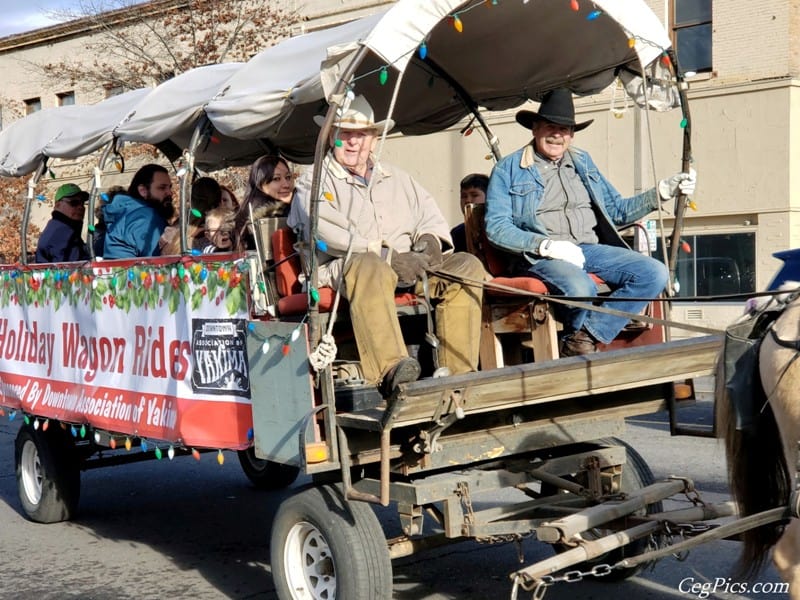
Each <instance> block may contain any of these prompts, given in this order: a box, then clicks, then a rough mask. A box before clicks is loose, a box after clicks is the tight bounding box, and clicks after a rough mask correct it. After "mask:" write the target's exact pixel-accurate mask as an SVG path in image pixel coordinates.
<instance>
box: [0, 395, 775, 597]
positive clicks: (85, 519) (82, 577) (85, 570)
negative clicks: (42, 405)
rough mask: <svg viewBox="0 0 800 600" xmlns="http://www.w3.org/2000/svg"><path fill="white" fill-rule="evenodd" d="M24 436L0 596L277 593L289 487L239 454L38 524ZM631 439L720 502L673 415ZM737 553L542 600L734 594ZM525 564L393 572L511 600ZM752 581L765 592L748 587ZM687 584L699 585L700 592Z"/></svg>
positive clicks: (703, 551) (144, 481)
mask: <svg viewBox="0 0 800 600" xmlns="http://www.w3.org/2000/svg"><path fill="white" fill-rule="evenodd" d="M683 418H684V419H685V420H688V421H691V422H709V418H710V403H709V402H701V403H699V404H698V406H696V407H695V408H692V409H689V410H687V411H686V412H685V414H684V415H683ZM18 427H19V423H18V422H17V421H15V422H9V421H8V419H7V417H4V418H1V419H0V599H2V600H6V599H15V600H16V599H31V600H33V599H37V600H50V599H52V600H61V599H65V598H75V599H78V598H80V599H95V600H112V599H114V600H118V599H127V598H131V599H136V600H147V599H151V598H152V599H162V598H171V599H172V598H176V599H182V598H187V599H192V600H212V599H222V598H232V599H240V600H243V599H264V600H268V599H275V598H277V596H276V594H275V592H274V587H273V584H272V579H271V575H270V564H269V549H268V545H269V531H270V524H271V519H272V515H273V514H274V511H275V510H276V507H277V505H278V504H279V503H280V501H281V500H282V499H283V498H285V497H286V494H287V493H289V492H288V491H287V492H283V493H265V492H258V491H256V490H254V489H253V488H251V487H250V485H249V482H248V480H247V479H246V478H245V476H244V474H243V473H242V472H241V470H240V468H239V464H238V461H237V459H236V456H235V454H233V453H226V454H225V463H224V465H222V466H220V465H219V464H218V463H217V460H216V457H215V455H213V454H206V455H203V456H202V459H201V460H200V461H199V462H197V461H195V460H193V459H192V458H191V457H181V458H176V459H175V460H173V461H168V460H166V459H164V460H162V461H148V462H143V463H136V464H131V465H125V466H120V467H114V468H105V469H96V470H92V471H88V472H85V473H83V475H82V487H81V502H80V508H79V511H80V512H79V515H78V517H77V518H76V519H75V520H74V521H72V522H68V523H59V524H52V525H41V524H36V523H32V522H30V521H27V520H26V519H25V518H24V517H23V515H22V512H21V508H20V505H19V501H18V499H17V491H16V480H15V476H14V451H13V442H14V437H15V435H16V432H17V429H18ZM624 438H625V440H626V441H628V442H629V443H630V444H632V445H633V446H634V447H635V448H636V449H637V450H638V451H639V452H640V453H641V454H642V455H643V456H644V457H645V458H646V460H647V461H648V463H649V464H650V466H651V468H652V469H653V471H654V473H655V475H656V478H661V477H665V476H669V475H672V474H682V475H688V476H690V477H692V478H693V479H694V480H695V481H696V483H697V485H698V487H699V488H700V489H702V490H707V493H705V494H704V497H705V498H706V499H707V500H713V501H719V500H722V499H724V498H725V497H726V489H727V486H726V482H725V469H724V459H723V455H722V454H723V453H722V448H721V446H720V445H719V443H718V442H717V441H716V440H710V439H698V438H685V437H681V438H671V437H670V436H669V433H668V431H667V427H666V415H665V414H657V415H652V416H650V417H646V418H640V419H637V420H636V421H633V422H631V423H629V426H628V430H627V432H626V434H625V436H624ZM302 483H303V482H302V481H299V482H298V484H302ZM298 484H295V485H298ZM379 516H380V517H381V520H382V521H383V522H384V524H385V526H386V527H387V529H391V528H392V527H396V525H394V524H393V519H392V516H393V513H392V512H391V511H382V512H381V513H379ZM521 549H522V554H523V556H524V560H525V561H526V563H530V562H533V561H534V560H537V559H541V558H545V557H547V556H549V555H550V554H551V550H550V549H549V547H547V546H546V545H544V544H542V543H538V542H536V541H534V540H526V541H525V542H524V543H523V544H522V547H521ZM737 552H738V544H737V543H735V542H715V543H710V544H706V545H704V546H701V547H700V548H698V549H696V550H693V551H692V552H691V554H690V555H689V557H688V559H687V560H685V561H683V562H680V561H678V560H676V559H674V558H671V557H670V558H667V559H664V560H662V561H660V562H659V563H657V564H656V565H655V567H654V568H652V569H651V570H647V571H645V572H643V573H642V574H641V575H639V576H636V577H634V578H631V579H629V580H627V581H625V582H622V583H613V584H607V583H600V582H591V581H583V582H579V583H572V584H567V583H560V584H557V585H555V586H553V587H551V588H549V590H548V593H547V598H548V599H554V600H559V599H563V600H566V599H578V600H581V599H597V600H605V599H608V600H610V599H618V598H628V599H636V600H638V599H652V600H671V599H676V598H686V599H692V598H703V597H704V594H703V592H702V586H703V585H704V584H706V585H709V586H710V585H713V583H714V582H715V580H716V581H717V582H718V583H719V582H720V581H721V582H723V586H724V584H725V582H726V583H727V589H728V592H730V591H731V590H735V589H736V588H735V587H734V585H735V584H738V583H741V582H737V581H735V580H731V579H729V578H730V566H731V564H732V563H733V561H734V560H735V558H736V555H737ZM519 566H520V563H519V554H518V548H517V546H516V545H515V544H506V545H500V546H487V545H481V544H476V543H465V544H460V545H455V546H449V547H447V548H440V549H438V550H436V551H432V552H428V553H424V554H419V555H416V556H413V557H409V558H405V559H400V560H398V561H396V562H395V563H394V565H393V568H394V598H395V599H396V600H434V599H436V600H444V599H453V600H455V599H459V600H462V599H470V600H477V599H481V600H484V599H486V600H494V599H500V598H509V597H510V592H511V585H510V583H509V579H508V573H510V572H512V571H514V570H516V569H517V568H519ZM778 581H779V580H778V578H777V575H776V574H775V572H774V570H773V569H771V568H770V569H768V570H766V571H765V572H764V573H762V574H760V575H759V576H757V578H756V579H755V580H753V581H751V582H750V583H749V584H748V585H749V586H750V587H749V588H748V589H749V590H750V592H748V593H745V594H732V593H724V592H720V593H716V594H709V595H708V596H706V597H710V598H726V599H731V598H759V599H761V598H783V597H786V596H785V594H778V593H766V592H767V591H768V590H769V588H771V587H772V589H773V591H774V585H775V584H776V583H777V582H778ZM707 582H708V583H707ZM756 583H759V584H761V588H762V590H761V592H762V593H754V592H753V589H754V586H755V584H756ZM691 584H696V586H698V587H695V592H692V591H691V590H690V586H691ZM765 584H766V585H765ZM723 586H719V585H718V587H723ZM706 590H707V588H706ZM739 590H741V588H739ZM519 597H520V598H521V599H522V598H530V597H531V595H530V593H529V592H526V593H524V594H520V596H519ZM340 600H342V599H340ZM344 600H353V599H344ZM354 600H368V599H354Z"/></svg>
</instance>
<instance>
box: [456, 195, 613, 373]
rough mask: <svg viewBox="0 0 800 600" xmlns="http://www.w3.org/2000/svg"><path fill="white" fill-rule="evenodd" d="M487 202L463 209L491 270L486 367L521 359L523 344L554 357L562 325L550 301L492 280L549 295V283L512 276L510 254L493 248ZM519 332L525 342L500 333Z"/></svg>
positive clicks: (472, 244) (470, 244)
mask: <svg viewBox="0 0 800 600" xmlns="http://www.w3.org/2000/svg"><path fill="white" fill-rule="evenodd" d="M485 216H486V205H484V204H468V205H467V206H466V207H465V212H464V226H465V231H466V238H467V249H468V250H469V251H470V252H471V253H472V254H474V255H475V256H477V257H478V258H480V259H481V261H482V262H483V265H484V267H485V268H486V270H487V271H488V272H489V274H490V275H491V276H492V279H491V280H490V281H489V283H490V285H489V286H487V287H486V288H485V293H484V307H483V329H482V333H481V368H482V369H488V368H496V367H502V366H504V364H505V363H506V361H507V360H508V361H510V362H521V361H520V352H519V350H520V348H519V346H520V345H521V346H522V347H528V348H531V350H532V351H533V359H534V361H535V362H541V361H544V360H554V359H556V358H558V357H559V354H558V331H559V330H561V329H562V325H561V323H560V322H558V321H557V320H556V318H555V316H554V314H553V307H552V305H551V303H549V302H547V300H546V299H545V298H533V299H532V298H530V297H526V296H522V295H515V294H514V293H513V292H512V291H503V290H502V289H497V288H493V287H492V285H491V284H493V285H498V286H502V287H509V288H515V289H517V290H521V291H525V292H532V293H535V294H543V295H546V294H547V293H548V290H547V286H546V285H545V284H544V282H543V281H542V280H541V279H537V278H536V277H527V276H519V277H509V276H507V275H505V272H506V270H507V265H508V261H509V260H510V256H503V252H502V251H500V250H498V249H496V248H494V247H493V246H492V245H491V244H490V243H489V240H488V238H487V237H486V229H485V225H484V219H485ZM590 277H592V279H594V281H595V283H596V284H597V286H598V289H600V290H604V289H605V290H607V289H608V287H607V286H606V285H605V282H604V281H603V280H602V279H600V278H599V277H597V276H596V275H593V274H590ZM503 334H517V337H520V338H521V339H520V343H519V344H514V345H508V346H507V347H505V348H504V347H503V345H502V344H501V343H500V338H499V337H498V336H500V335H503Z"/></svg>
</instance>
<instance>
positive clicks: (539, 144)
mask: <svg viewBox="0 0 800 600" xmlns="http://www.w3.org/2000/svg"><path fill="white" fill-rule="evenodd" d="M516 118H517V122H518V123H519V124H520V125H522V126H523V127H525V128H529V129H530V130H531V132H532V133H533V140H532V142H531V143H530V144H528V145H526V146H525V147H523V148H521V149H519V150H517V151H516V152H514V153H513V154H511V155H509V156H506V157H505V158H503V159H502V160H501V161H500V162H499V163H497V165H496V166H495V168H494V170H493V172H492V176H491V179H490V181H489V190H488V193H487V196H486V205H487V209H486V233H487V236H488V238H489V241H490V242H491V243H492V244H494V245H495V246H497V247H499V248H502V249H503V250H506V251H508V252H511V253H514V254H517V255H519V256H521V257H523V258H524V259H525V260H524V261H520V262H522V263H523V264H524V268H523V269H521V270H520V271H521V272H520V273H519V274H520V275H530V276H533V277H536V278H538V279H541V280H542V281H543V282H544V283H545V284H546V285H547V287H548V289H549V290H550V291H551V293H555V294H563V295H567V296H596V295H597V287H596V285H595V283H594V281H593V280H592V278H591V277H590V276H589V274H590V273H593V274H595V275H597V276H598V277H600V278H601V279H602V280H603V281H605V282H606V283H607V284H608V285H609V287H611V289H612V292H611V296H613V297H615V298H654V297H656V296H658V294H660V293H661V292H662V291H663V289H664V287H665V286H666V284H667V281H668V278H669V274H668V271H667V269H666V267H665V265H664V264H663V263H661V262H660V261H658V260H655V259H653V258H650V257H649V256H645V255H643V254H640V253H639V252H635V251H633V250H631V249H630V248H629V247H628V246H627V245H626V244H625V242H624V241H623V240H622V238H621V237H620V235H619V234H618V233H617V229H616V228H617V227H621V226H624V225H628V224H630V223H633V222H635V221H637V220H639V219H641V218H642V217H644V216H645V215H647V214H648V213H650V212H652V211H653V210H656V209H657V208H658V202H659V200H661V201H665V200H669V199H671V198H674V197H675V196H676V195H677V194H678V192H680V193H683V194H686V195H690V194H692V193H693V192H694V188H695V183H696V175H695V173H694V170H692V171H691V172H690V173H677V174H676V175H673V176H672V177H669V178H667V179H664V180H662V181H660V182H659V185H658V188H657V189H656V188H653V189H650V190H648V191H646V192H643V193H641V194H639V195H637V196H634V197H632V198H623V197H622V196H621V195H620V194H619V192H617V190H616V189H614V187H613V186H612V185H611V184H610V183H609V182H608V181H607V180H606V178H605V177H603V176H602V175H601V174H600V172H599V171H598V170H597V166H596V165H595V164H594V162H593V161H592V158H591V157H590V156H589V154H588V153H586V152H584V151H583V150H579V149H578V148H570V144H571V142H572V138H573V135H574V133H575V132H576V131H580V130H581V129H584V128H585V127H587V126H588V125H589V124H591V122H592V121H586V122H583V123H576V122H575V107H574V105H573V102H572V94H571V93H570V91H569V90H567V89H563V88H561V89H556V90H553V91H551V92H548V94H547V95H545V97H544V98H543V100H542V103H541V105H540V106H539V111H538V112H532V111H527V110H523V111H520V112H518V113H517V116H516ZM646 304H647V302H646V301H643V300H631V301H628V302H619V301H615V302H613V303H612V302H609V303H603V304H601V306H608V307H609V308H613V309H616V310H621V311H626V312H630V313H639V312H640V311H641V310H642V309H643V308H644V307H645V306H646ZM564 312H565V313H566V314H565V315H564V336H563V337H562V341H561V355H562V356H575V355H579V354H589V353H591V352H595V351H596V349H597V343H598V342H602V343H604V344H607V343H609V342H611V341H612V340H613V339H614V338H615V337H616V335H617V334H618V333H619V332H620V331H621V330H622V328H623V327H625V325H626V324H627V322H628V319H626V318H625V317H619V316H616V315H611V314H606V313H601V312H597V311H589V310H584V309H577V308H572V307H567V308H566V309H564Z"/></svg>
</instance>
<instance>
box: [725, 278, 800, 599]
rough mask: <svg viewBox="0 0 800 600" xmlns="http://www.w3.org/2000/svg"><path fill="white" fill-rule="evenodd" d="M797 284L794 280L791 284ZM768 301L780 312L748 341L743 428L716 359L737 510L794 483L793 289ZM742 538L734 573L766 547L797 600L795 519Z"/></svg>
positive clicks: (748, 509) (769, 499) (797, 412)
mask: <svg viewBox="0 0 800 600" xmlns="http://www.w3.org/2000/svg"><path fill="white" fill-rule="evenodd" d="M796 288H797V284H796V285H795V287H794V289H796ZM770 302H772V303H775V302H777V303H783V305H784V306H783V309H782V311H780V312H779V313H778V316H777V317H776V318H775V320H774V321H772V322H771V325H770V326H769V327H767V329H766V331H765V332H764V335H763V337H762V338H761V341H760V344H759V345H758V346H756V348H757V356H758V360H757V362H756V363H755V364H754V365H753V371H752V373H750V375H752V377H753V385H752V394H753V397H752V400H753V405H754V408H755V411H754V412H753V415H752V421H751V423H750V427H747V428H744V429H737V421H736V415H735V414H734V409H733V407H732V403H731V402H730V390H729V389H728V386H726V385H725V383H726V381H725V378H724V365H723V363H724V358H721V359H720V360H719V361H718V363H717V370H716V373H717V379H716V381H717V384H716V385H715V405H716V418H717V426H718V431H719V432H720V433H721V434H722V436H723V437H724V438H725V453H726V457H727V462H728V481H729V485H730V488H731V493H732V495H733V498H734V500H735V501H736V502H737V503H738V505H739V514H740V515H741V516H746V515H750V514H755V513H758V512H761V511H765V510H769V509H772V508H777V507H781V506H789V504H790V502H791V501H792V493H793V492H794V490H795V488H796V484H797V461H798V442H800V361H799V360H797V358H798V356H800V298H798V297H797V294H795V295H794V296H790V297H789V299H788V301H787V299H786V298H783V299H781V298H780V296H776V297H775V298H773V299H772V300H770ZM742 541H743V542H744V544H743V548H742V553H741V556H740V558H739V562H738V564H737V569H736V571H737V574H738V575H741V576H745V577H751V576H753V575H755V574H756V573H757V572H758V571H759V570H760V569H761V567H762V566H763V564H764V562H765V560H766V558H767V556H768V554H769V551H770V549H771V548H773V546H774V550H773V556H772V561H773V563H774V564H775V567H776V568H777V570H778V573H779V574H780V576H781V578H782V579H783V580H784V581H786V582H788V583H789V590H790V597H791V599H792V600H800V519H797V518H790V519H789V520H788V524H787V523H786V520H783V521H779V522H774V523H771V524H768V525H764V526H762V527H759V528H756V529H751V530H749V531H747V532H745V533H744V534H742Z"/></svg>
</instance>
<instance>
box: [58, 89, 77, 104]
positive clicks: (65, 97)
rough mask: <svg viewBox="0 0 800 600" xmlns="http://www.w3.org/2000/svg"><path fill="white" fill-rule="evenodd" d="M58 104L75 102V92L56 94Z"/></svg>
mask: <svg viewBox="0 0 800 600" xmlns="http://www.w3.org/2000/svg"><path fill="white" fill-rule="evenodd" d="M56 97H57V98H58V105H59V106H72V105H73V104H75V92H62V93H60V94H56Z"/></svg>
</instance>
